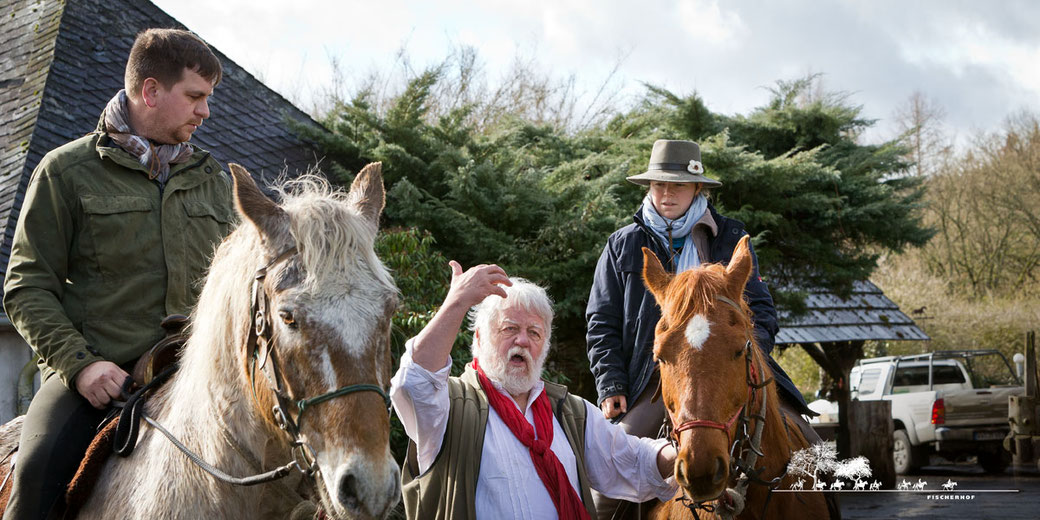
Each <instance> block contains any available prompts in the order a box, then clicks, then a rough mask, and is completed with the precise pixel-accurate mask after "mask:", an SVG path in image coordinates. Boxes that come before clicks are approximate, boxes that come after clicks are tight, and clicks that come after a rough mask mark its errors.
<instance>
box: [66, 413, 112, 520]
mask: <svg viewBox="0 0 1040 520" xmlns="http://www.w3.org/2000/svg"><path fill="white" fill-rule="evenodd" d="M117 424H119V417H116V418H114V419H112V420H111V421H109V422H108V424H106V425H105V427H104V428H102V429H101V431H100V432H98V434H97V435H95V436H94V440H93V441H91V442H90V447H89V448H87V454H86V455H84V457H83V461H82V462H80V464H79V469H78V470H77V471H76V476H74V477H72V481H71V482H69V487H68V489H66V491H65V518H75V517H76V514H77V513H78V512H79V509H80V508H81V507H83V504H86V503H87V499H88V498H90V493H91V492H93V491H94V485H95V484H96V483H97V478H98V476H99V475H100V474H101V469H102V468H104V467H105V461H107V460H108V458H109V457H110V456H111V455H112V437H113V436H114V435H115V431H116V425H117Z"/></svg>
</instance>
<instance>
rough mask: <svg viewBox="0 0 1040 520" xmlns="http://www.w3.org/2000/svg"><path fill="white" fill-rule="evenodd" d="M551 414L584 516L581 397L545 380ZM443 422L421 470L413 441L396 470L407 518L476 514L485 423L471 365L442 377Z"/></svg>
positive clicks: (443, 519)
mask: <svg viewBox="0 0 1040 520" xmlns="http://www.w3.org/2000/svg"><path fill="white" fill-rule="evenodd" d="M545 393H546V394H547V396H548V397H549V402H550V404H551V405H552V410H553V415H555V416H556V420H557V421H559V422H560V426H561V427H562V428H563V431H564V433H565V434H566V435H567V440H568V441H570V445H571V450H572V451H573V452H574V459H575V460H576V461H577V466H578V487H579V488H580V489H579V490H578V491H579V496H580V497H581V500H582V502H583V503H584V504H585V509H586V510H587V511H588V512H589V516H590V517H592V518H595V517H596V512H595V509H594V506H593V504H592V494H591V491H590V489H589V478H588V475H587V473H586V472H585V412H586V408H585V401H584V400H583V399H581V398H580V397H577V396H573V395H570V394H568V393H567V387H565V386H562V385H557V384H554V383H549V382H546V383H545ZM448 399H449V400H450V401H451V403H450V411H449V412H448V427H447V428H446V429H445V431H444V442H443V443H442V444H441V451H440V453H438V454H437V458H436V459H435V460H434V461H433V465H432V466H430V468H429V469H427V470H426V473H424V474H422V475H418V473H419V463H418V462H417V460H416V455H415V449H416V448H415V443H414V442H409V443H408V457H407V459H406V460H405V463H404V468H402V469H403V471H402V474H401V483H402V485H403V490H402V494H403V495H404V507H405V513H406V514H407V515H408V518H409V519H412V520H419V519H422V520H427V519H429V520H460V519H474V518H476V516H477V515H476V504H475V500H476V495H477V493H476V490H477V477H478V476H479V475H480V454H481V452H482V450H483V448H484V433H485V431H486V429H487V419H488V402H487V397H486V396H485V395H484V391H483V390H482V389H481V388H480V382H479V381H478V380H477V373H476V371H474V370H473V368H472V365H467V366H466V371H465V372H464V373H463V374H462V376H461V377H450V378H448Z"/></svg>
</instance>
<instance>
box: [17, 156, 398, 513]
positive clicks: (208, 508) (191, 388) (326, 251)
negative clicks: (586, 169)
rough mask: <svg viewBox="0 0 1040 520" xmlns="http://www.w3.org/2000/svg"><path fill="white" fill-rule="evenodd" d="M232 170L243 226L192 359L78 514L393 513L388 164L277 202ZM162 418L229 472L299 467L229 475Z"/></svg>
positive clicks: (215, 283) (188, 353)
mask: <svg viewBox="0 0 1040 520" xmlns="http://www.w3.org/2000/svg"><path fill="white" fill-rule="evenodd" d="M231 173H232V178H233V180H234V188H233V189H234V198H235V204H236V207H237V209H238V212H239V213H240V214H241V216H242V217H243V218H242V223H241V224H240V225H238V227H237V228H236V229H235V231H234V232H232V233H231V235H229V236H228V237H227V238H226V239H225V240H224V241H223V242H222V243H221V244H220V246H219V247H218V249H217V251H216V255H215V258H214V260H213V263H212V265H211V267H210V270H209V274H208V275H207V277H206V281H205V284H204V286H203V288H202V292H201V295H200V297H199V301H198V304H197V306H196V309H195V311H194V312H193V315H192V318H191V324H190V337H189V339H188V341H187V344H186V345H185V347H184V350H183V351H182V353H181V355H180V360H179V365H180V368H179V369H178V371H177V372H176V373H175V374H174V375H173V376H172V378H171V379H170V380H169V381H168V382H167V383H166V384H165V386H162V387H160V388H159V389H158V390H157V391H156V393H155V394H154V396H152V397H151V398H150V399H149V400H148V402H147V404H146V405H145V409H146V412H147V415H148V416H150V418H151V419H153V420H154V423H151V422H150V423H149V424H142V426H141V433H140V437H139V440H138V443H137V447H136V450H135V451H134V452H133V453H132V454H131V455H130V456H129V457H125V458H124V457H117V456H113V457H111V458H110V459H109V460H108V461H107V463H106V465H105V467H104V468H103V469H102V471H101V473H100V477H99V480H98V482H97V485H96V487H95V488H94V493H93V494H92V495H91V497H90V498H89V499H88V501H87V502H86V503H85V504H84V505H83V506H82V508H81V509H80V512H79V516H78V517H77V518H104V519H115V518H163V519H174V518H184V519H188V518H193V519H194V518H221V519H254V518H289V517H290V516H293V517H296V516H297V515H299V514H300V513H301V512H305V511H308V508H309V511H310V513H306V516H313V511H314V506H313V505H308V504H309V503H310V501H307V500H305V498H310V500H311V501H313V502H319V503H320V507H321V508H322V509H323V510H324V512H325V514H326V515H327V516H329V517H331V518H335V519H346V518H382V517H384V516H386V515H387V513H388V512H389V511H390V510H391V509H392V508H393V507H394V506H395V505H396V504H397V502H398V499H399V495H400V484H399V482H400V478H399V469H398V467H397V465H396V464H395V462H394V460H393V457H392V456H391V453H390V448H389V433H390V418H389V414H388V404H387V398H386V394H385V391H386V388H387V387H388V385H389V384H390V368H391V367H390V350H389V334H390V317H391V314H392V313H393V311H394V309H395V307H396V302H397V289H396V288H395V287H394V284H393V280H392V279H391V278H390V275H389V273H388V271H387V270H386V268H385V267H384V266H383V264H382V263H381V262H380V261H379V259H378V258H377V257H376V255H375V252H374V249H373V247H374V240H375V236H376V232H377V229H378V221H379V216H380V214H381V213H382V210H383V205H384V200H385V199H384V189H383V181H382V174H381V169H380V165H379V164H373V165H369V166H366V167H365V169H364V170H362V171H361V173H359V174H358V176H357V178H356V179H355V181H354V183H353V185H352V186H351V190H350V192H349V193H342V192H339V191H334V190H332V189H331V188H330V187H329V185H328V183H326V182H325V181H324V180H322V179H320V178H318V177H315V176H307V177H304V178H301V179H298V180H295V181H290V184H289V185H288V186H286V187H283V188H276V189H277V190H278V191H281V193H282V202H281V204H280V205H279V204H275V203H274V202H272V201H271V200H270V199H268V198H267V197H266V196H264V195H263V193H261V192H260V190H259V189H258V188H257V186H256V184H255V183H254V182H253V180H252V178H251V177H250V175H249V173H248V172H246V171H245V169H243V168H241V167H240V166H238V165H234V164H233V165H231ZM305 412H306V413H305ZM156 424H157V425H161V426H164V427H165V429H166V430H168V431H169V433H170V434H172V436H173V437H176V438H178V439H179V440H180V441H181V442H182V443H183V444H185V445H186V448H187V449H189V450H190V451H192V452H194V453H195V454H197V456H198V458H199V459H201V461H204V462H206V463H208V464H211V465H212V466H213V467H215V468H216V469H217V470H219V471H220V472H224V473H225V474H227V475H229V476H233V477H236V478H237V477H243V476H248V475H254V474H257V473H262V472H267V471H268V470H270V469H272V468H275V467H278V466H282V469H283V471H282V472H281V473H280V474H282V473H284V474H288V476H287V477H285V478H282V479H280V480H276V481H274V482H268V483H264V484H259V485H251V486H248V487H246V486H240V485H232V484H230V483H226V482H224V481H221V480H218V478H216V477H215V476H213V475H212V474H211V473H207V472H205V471H203V469H202V468H201V467H200V465H198V464H196V463H195V462H193V461H192V460H190V459H189V458H188V457H187V456H186V455H185V454H184V453H182V452H181V451H180V450H179V448H178V447H176V446H175V445H174V443H173V442H172V441H171V440H169V439H168V438H167V436H166V435H165V433H163V432H162V431H160V430H159V429H158V427H157V426H156ZM0 450H2V453H4V454H6V453H8V449H7V447H4V446H0ZM294 468H295V469H294ZM296 469H298V470H300V471H296ZM0 476H2V473H0ZM301 507H303V509H300V508H301ZM294 510H295V513H294Z"/></svg>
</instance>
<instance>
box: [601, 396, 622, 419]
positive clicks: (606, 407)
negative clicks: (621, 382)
mask: <svg viewBox="0 0 1040 520" xmlns="http://www.w3.org/2000/svg"><path fill="white" fill-rule="evenodd" d="M599 408H600V410H603V417H606V418H607V419H613V418H615V417H617V416H618V414H622V413H628V400H626V399H625V396H623V395H612V396H610V397H607V398H606V399H604V400H603V402H602V403H599Z"/></svg>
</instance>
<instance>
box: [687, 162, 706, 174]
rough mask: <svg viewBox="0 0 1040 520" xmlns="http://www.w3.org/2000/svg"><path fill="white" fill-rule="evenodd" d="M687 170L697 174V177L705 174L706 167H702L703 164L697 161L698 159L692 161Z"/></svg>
mask: <svg viewBox="0 0 1040 520" xmlns="http://www.w3.org/2000/svg"><path fill="white" fill-rule="evenodd" d="M686 169H687V170H688V171H689V172H690V173H693V174H697V175H700V174H701V173H704V166H702V165H701V162H700V161H698V160H696V159H690V165H689V166H687V167H686Z"/></svg>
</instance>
